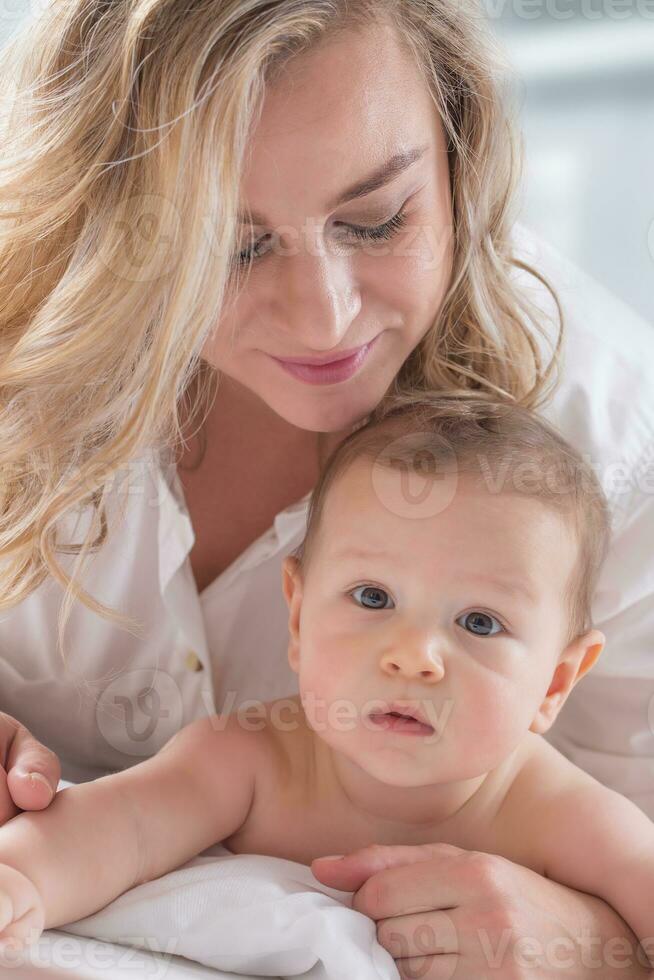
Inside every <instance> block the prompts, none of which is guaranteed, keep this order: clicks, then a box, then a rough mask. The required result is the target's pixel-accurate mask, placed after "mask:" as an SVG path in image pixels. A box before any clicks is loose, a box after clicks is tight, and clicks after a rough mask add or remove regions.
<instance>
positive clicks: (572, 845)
mask: <svg viewBox="0 0 654 980" xmlns="http://www.w3.org/2000/svg"><path fill="white" fill-rule="evenodd" d="M609 533H610V521H609V516H608V510H607V505H606V501H605V498H604V496H603V493H602V490H601V488H600V486H599V484H598V482H597V480H596V478H595V475H594V474H593V472H592V470H591V468H590V467H589V466H587V465H586V464H585V463H584V462H583V460H582V459H581V457H580V456H579V455H578V454H577V453H576V452H575V451H574V450H573V449H572V448H571V447H570V446H569V445H568V444H567V443H566V442H565V441H564V440H563V439H562V438H561V436H560V435H559V434H558V433H557V432H556V430H555V429H554V428H553V427H551V426H549V425H548V424H547V423H545V422H544V421H542V420H540V419H539V418H538V417H537V416H536V415H534V414H533V413H531V412H529V411H527V410H525V409H521V408H518V407H516V406H513V405H509V404H506V403H497V402H491V401H489V400H488V399H486V398H484V397H483V396H482V395H480V394H479V395H475V394H474V393H473V394H471V395H469V396H467V397H460V398H455V397H453V396H451V397H447V396H430V395H428V394H425V395H421V396H420V397H419V398H414V399H411V400H409V399H408V398H403V397H402V396H394V397H392V398H391V397H389V398H388V400H387V401H386V402H385V403H384V404H383V406H381V407H380V408H378V409H377V410H376V412H375V413H373V416H371V418H370V419H369V420H368V422H367V423H366V425H364V426H363V427H361V428H359V429H358V430H357V431H355V432H354V433H352V434H351V435H350V436H349V437H348V438H347V439H346V440H345V441H344V442H343V443H341V445H340V446H338V447H337V449H336V450H335V451H334V452H333V453H332V456H331V457H330V459H329V461H328V463H327V465H326V467H325V469H324V471H323V473H322V475H321V479H320V482H319V484H318V486H317V487H316V488H315V490H314V493H313V496H312V500H311V508H310V511H309V520H308V526H307V533H306V536H305V539H304V541H303V543H302V545H301V547H300V548H299V549H298V551H297V552H296V553H295V554H293V555H289V556H288V557H287V558H286V559H285V561H284V565H283V591H284V595H285V598H286V601H287V604H288V608H289V647H288V658H289V662H290V664H291V667H292V668H293V670H294V671H295V672H296V673H297V675H298V680H299V691H300V693H299V695H298V696H292V697H289V698H286V699H282V700H277V701H270V702H266V703H265V704H261V705H258V706H255V708H256V709H257V710H255V711H253V710H252V708H249V709H248V710H247V711H236V712H234V713H232V714H230V715H215V716H212V717H206V718H201V719H199V720H196V721H194V722H193V723H191V724H189V725H188V726H186V727H185V728H183V729H182V730H181V731H179V732H178V733H177V734H176V735H175V736H174V737H173V738H171V739H170V741H169V742H168V743H167V744H166V745H165V746H164V747H163V748H162V749H161V751H159V752H158V753H157V754H156V755H155V756H153V757H152V758H150V759H147V760H146V761H145V762H142V763H140V764H138V765H135V766H133V767H131V768H129V769H126V770H124V771H122V772H118V773H115V774H112V775H108V776H105V777H103V778H101V779H97V780H94V781H92V782H88V783H84V784H82V785H79V786H73V787H70V788H67V789H64V790H62V791H61V792H59V793H58V794H57V796H56V797H55V799H54V801H53V802H52V804H51V805H50V806H49V807H48V808H47V809H46V810H43V811H41V812H31V813H21V814H19V815H18V816H17V817H15V818H14V819H13V820H11V821H10V822H9V823H7V824H6V825H5V826H3V827H1V828H0V939H4V940H5V941H6V940H8V939H9V938H15V939H16V940H17V941H19V943H17V944H12V945H19V944H20V943H28V942H33V941H34V940H35V939H37V938H38V936H39V934H40V932H41V930H42V929H44V928H50V927H55V926H58V925H61V924H65V923H67V922H71V921H74V920H76V919H79V918H82V917H84V916H86V915H90V914H91V913H93V912H95V911H97V910H98V909H100V908H102V907H103V906H105V905H107V904H108V903H109V902H111V901H112V900H113V899H114V898H116V897H117V896H118V895H120V894H121V893H122V892H124V891H126V890H127V889H129V888H133V887H134V886H136V885H138V884H140V883H142V882H145V881H148V880H150V879H152V878H156V877H158V876H160V875H163V874H165V873H166V872H167V871H170V870H172V869H174V868H176V867H178V866H179V865H181V864H183V863H184V862H186V861H188V860H189V859H190V858H192V857H193V856H195V855H197V854H199V853H200V852H202V851H204V850H205V849H206V848H208V847H209V846H210V845H212V844H215V843H218V842H222V843H223V844H224V845H225V846H226V847H227V848H229V849H230V850H231V851H233V852H235V853H243V852H247V853H258V854H267V855H274V856H279V857H283V858H288V859H290V860H294V861H299V862H302V863H305V864H311V863H312V862H313V861H314V860H315V859H317V858H319V857H320V856H322V855H329V854H334V853H336V854H343V853H345V854H346V853H349V852H350V851H353V850H356V849H359V848H361V847H364V846H366V845H368V844H370V843H373V842H376V843H380V844H421V843H433V842H445V843H449V844H453V845H456V846H457V847H460V848H465V849H469V850H476V851H487V852H491V853H495V854H499V855H502V856H504V857H506V858H508V859H509V860H511V861H513V862H517V863H519V864H522V865H525V866H527V867H529V868H531V869H533V870H535V871H537V872H539V873H540V874H542V875H546V876H547V877H549V878H553V879H556V880H557V881H559V882H562V883H564V884H566V885H569V886H571V887H573V888H575V889H578V890H580V891H584V892H589V893H591V894H594V895H597V896H599V897H600V898H603V899H604V900H605V901H606V902H607V903H608V904H609V905H611V906H612V907H613V908H614V909H615V910H616V911H617V912H619V913H620V915H621V916H622V917H623V918H624V919H625V920H626V921H627V922H628V923H629V925H630V926H631V928H632V929H633V931H634V932H635V933H636V935H637V936H638V937H639V939H641V940H643V939H645V938H649V937H652V936H654V824H652V823H651V822H650V820H649V819H648V818H647V817H646V816H645V815H644V814H643V813H642V812H641V811H640V810H639V809H638V808H637V807H636V806H635V805H633V804H632V803H631V802H629V801H628V800H626V799H625V798H624V797H622V796H620V795H619V794H618V793H615V792H613V791H612V790H610V789H608V788H606V787H604V786H603V785H601V784H600V783H598V782H597V781H596V780H595V779H593V778H592V777H591V776H589V775H587V774H586V773H584V772H583V771H581V770H580V769H578V768H576V767H575V766H574V765H573V764H572V763H570V762H569V761H568V760H567V759H566V758H564V757H563V756H562V755H561V754H560V753H559V752H557V751H556V749H554V748H553V747H552V746H550V745H549V743H548V742H547V741H546V740H545V739H544V738H542V735H543V733H544V732H546V731H547V730H548V729H549V728H550V727H551V725H552V724H553V723H554V721H555V719H556V716H557V714H558V713H559V711H560V710H561V707H562V706H563V704H564V703H565V700H566V698H567V697H568V695H569V694H570V691H571V690H572V688H573V686H574V684H575V683H576V682H577V681H578V680H580V679H581V678H582V677H583V675H584V674H585V673H587V671H589V670H590V669H591V667H592V666H593V664H594V663H595V661H596V660H597V658H598V656H599V654H600V652H601V650H602V646H603V643H604V636H603V635H602V633H600V632H599V631H598V630H597V629H593V628H592V627H591V626H590V623H589V611H590V603H591V598H592V595H593V592H594V589H595V585H596V581H597V577H598V573H599V570H600V566H601V563H602V560H603V558H604V555H605V552H606V547H607V541H608V536H609Z"/></svg>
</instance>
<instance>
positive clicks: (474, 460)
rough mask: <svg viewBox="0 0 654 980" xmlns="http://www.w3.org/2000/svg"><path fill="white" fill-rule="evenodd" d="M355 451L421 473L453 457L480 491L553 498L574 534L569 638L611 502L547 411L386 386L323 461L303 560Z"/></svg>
mask: <svg viewBox="0 0 654 980" xmlns="http://www.w3.org/2000/svg"><path fill="white" fill-rule="evenodd" d="M403 437H411V438H403ZM391 444H392V447H391ZM389 447H391V449H392V451H389ZM361 458H366V459H369V460H371V462H375V463H376V464H379V463H381V464H382V465H386V466H389V467H392V468H397V469H404V470H407V469H409V470H411V471H413V472H416V473H420V474H421V475H423V476H424V475H430V474H431V475H434V476H435V475H436V474H437V473H439V472H441V473H442V472H444V471H445V470H447V469H448V468H450V469H451V467H452V464H453V463H454V465H455V467H456V472H457V473H458V474H459V473H460V474H464V473H465V474H466V475H467V476H472V477H473V478H475V483H476V486H478V487H480V488H483V489H486V491H487V492H490V491H491V486H493V485H496V486H497V487H498V489H496V490H495V492H499V493H508V494H523V495H525V496H527V497H532V498H537V499H538V500H541V501H542V502H543V504H545V505H546V506H549V507H551V508H553V509H554V510H555V511H556V512H557V513H558V514H559V515H560V516H561V517H563V518H564V519H565V520H566V521H567V522H568V525H569V526H570V527H571V529H572V531H573V533H574V534H575V536H576V539H577V542H578V556H577V562H576V565H575V567H574V569H573V571H572V574H571V576H570V580H569V581H568V583H567V585H566V590H565V600H566V601H567V604H568V615H569V631H568V640H567V642H570V641H571V640H572V639H574V638H575V637H576V636H579V635H580V634H581V633H583V632H585V631H586V630H587V629H590V628H591V626H592V617H591V604H592V599H593V595H594V592H595V587H596V584H597V579H598V577H599V572H600V569H601V566H602V563H603V561H604V558H605V556H606V552H607V550H608V545H609V540H610V534H611V516H610V511H609V506H608V502H607V500H606V496H605V494H604V491H603V490H602V487H601V485H600V483H599V480H598V479H597V477H596V475H595V473H594V471H593V469H592V467H591V465H590V464H589V463H587V462H586V461H585V460H584V458H583V457H582V456H581V455H580V454H579V453H578V452H577V451H576V450H575V449H574V448H573V447H572V446H571V445H570V444H569V443H568V442H567V441H566V440H565V439H564V438H563V436H562V435H561V434H560V433H559V432H558V431H557V430H556V428H555V427H554V426H552V425H551V424H550V423H548V422H547V421H546V420H545V419H543V418H541V417H539V416H538V415H536V413H535V412H534V411H532V410H530V409H527V408H524V407H522V406H520V405H517V404H515V403H512V402H509V401H505V400H495V399H492V398H489V396H488V395H486V394H484V393H481V392H474V391H471V392H469V393H464V394H452V395H447V394H445V395H443V394H431V393H429V392H418V393H411V394H408V393H400V394H391V395H387V397H386V398H385V399H384V400H383V401H382V402H381V403H380V405H378V406H377V408H376V409H375V410H374V411H373V413H372V414H371V415H370V416H369V417H368V419H367V420H366V421H365V422H364V423H363V424H362V425H361V426H360V427H359V428H357V429H356V430H355V431H354V432H352V433H350V435H349V436H347V438H345V439H344V440H343V441H342V442H341V443H340V444H339V445H338V446H337V447H336V448H335V449H334V450H333V451H332V453H331V454H330V456H329V457H328V459H327V460H326V462H325V463H324V466H323V468H322V470H321V474H320V477H319V480H318V483H317V484H316V486H315V488H314V491H313V493H312V496H311V500H310V505H309V513H308V518H307V530H306V534H305V536H304V540H303V541H302V543H301V544H300V545H299V547H298V548H297V549H296V550H295V552H294V554H295V556H296V557H297V558H298V559H299V562H300V567H301V568H302V567H306V565H307V563H308V561H309V557H310V553H311V549H312V545H313V543H314V539H315V536H316V533H317V530H318V528H319V524H320V519H321V515H322V511H323V507H324V503H325V499H326V496H327V493H328V491H329V488H330V487H331V486H332V484H333V483H334V481H335V480H336V479H337V477H338V476H340V475H341V474H343V473H344V472H345V471H346V470H347V469H348V467H349V466H350V465H351V464H352V463H354V462H355V461H356V460H358V459H361ZM498 473H499V474H500V478H499V479H498ZM491 480H492V483H491V486H489V483H490V481H491Z"/></svg>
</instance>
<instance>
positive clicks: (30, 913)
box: [0, 864, 45, 955]
mask: <svg viewBox="0 0 654 980" xmlns="http://www.w3.org/2000/svg"><path fill="white" fill-rule="evenodd" d="M44 922H45V911H44V908H43V899H42V898H41V896H40V894H39V893H38V891H37V890H36V888H35V886H34V884H33V883H32V882H31V881H30V879H29V878H27V877H26V876H25V875H24V874H23V873H22V871H17V870H16V869H15V868H12V867H10V866H9V865H8V864H0V955H1V954H2V953H3V952H4V951H5V950H8V949H12V950H19V949H22V948H23V947H25V946H28V945H30V944H31V943H33V942H36V940H37V939H38V938H39V936H40V935H41V933H42V932H43V925H44Z"/></svg>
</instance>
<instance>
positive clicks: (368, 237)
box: [233, 211, 407, 266]
mask: <svg viewBox="0 0 654 980" xmlns="http://www.w3.org/2000/svg"><path fill="white" fill-rule="evenodd" d="M406 219H407V214H406V212H405V211H399V212H398V213H397V214H394V215H393V217H392V218H389V220H388V221H385V222H384V224H382V225H375V226H374V227H372V228H364V227H362V226H360V225H344V228H345V233H346V234H350V235H353V236H354V238H356V239H358V240H359V241H364V242H378V241H382V240H386V241H388V240H389V239H391V238H392V237H393V236H394V235H396V234H397V233H398V232H399V231H400V230H401V229H402V228H403V227H404V225H405V223H406ZM272 237H273V236H271V235H264V237H263V238H260V239H259V241H258V242H255V243H254V244H253V245H250V246H248V247H247V248H244V249H242V250H241V251H240V252H237V253H236V255H235V256H234V259H233V264H234V265H236V266H241V265H247V264H248V263H249V262H252V261H256V260H257V259H260V258H263V256H264V255H265V254H266V252H267V251H269V249H265V250H264V251H262V248H264V246H265V244H266V242H267V240H270V239H271V238H272ZM338 237H339V238H340V237H341V236H340V235H339V236H338Z"/></svg>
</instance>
